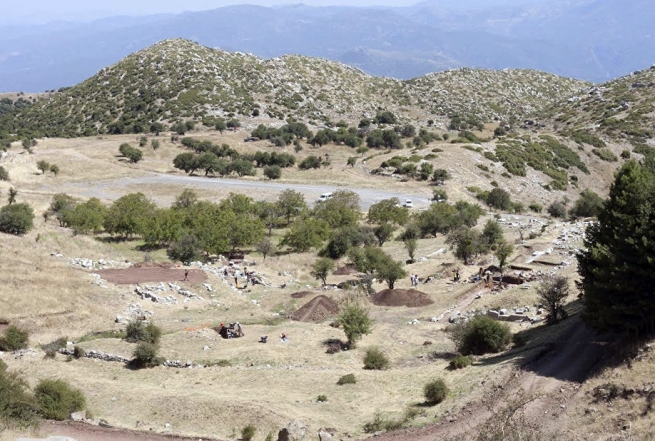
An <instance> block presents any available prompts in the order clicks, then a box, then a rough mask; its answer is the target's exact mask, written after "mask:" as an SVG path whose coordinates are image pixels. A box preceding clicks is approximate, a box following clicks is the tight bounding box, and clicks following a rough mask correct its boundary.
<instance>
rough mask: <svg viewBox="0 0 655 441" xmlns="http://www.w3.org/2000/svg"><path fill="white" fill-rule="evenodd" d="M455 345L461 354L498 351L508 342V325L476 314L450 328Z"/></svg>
mask: <svg viewBox="0 0 655 441" xmlns="http://www.w3.org/2000/svg"><path fill="white" fill-rule="evenodd" d="M450 331H451V336H452V338H453V340H454V341H455V345H456V346H457V349H458V350H459V352H460V353H462V354H463V355H469V354H474V355H483V354H486V353H489V352H492V353H493V352H500V351H501V350H503V349H504V348H505V347H506V346H507V345H508V344H509V342H510V338H511V333H510V331H509V327H508V326H507V325H506V324H504V323H500V322H497V321H495V320H493V319H491V318H489V317H485V316H477V317H475V318H474V319H473V320H470V321H468V322H467V323H462V324H458V325H455V326H453V327H452V328H451V330H450Z"/></svg>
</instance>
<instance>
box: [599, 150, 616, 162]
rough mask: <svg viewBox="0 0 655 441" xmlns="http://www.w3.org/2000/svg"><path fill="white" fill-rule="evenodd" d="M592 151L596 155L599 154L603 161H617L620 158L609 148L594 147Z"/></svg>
mask: <svg viewBox="0 0 655 441" xmlns="http://www.w3.org/2000/svg"><path fill="white" fill-rule="evenodd" d="M592 151H593V153H594V155H596V156H598V157H599V158H600V159H602V160H603V161H607V162H616V161H618V160H619V158H617V157H616V155H615V154H614V153H612V151H611V150H609V149H593V150H592Z"/></svg>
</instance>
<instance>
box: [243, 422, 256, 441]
mask: <svg viewBox="0 0 655 441" xmlns="http://www.w3.org/2000/svg"><path fill="white" fill-rule="evenodd" d="M255 432H257V428H256V427H255V426H253V425H252V424H248V425H247V426H246V427H244V428H243V429H242V430H241V439H242V440H243V441H250V440H251V439H253V437H254V436H255Z"/></svg>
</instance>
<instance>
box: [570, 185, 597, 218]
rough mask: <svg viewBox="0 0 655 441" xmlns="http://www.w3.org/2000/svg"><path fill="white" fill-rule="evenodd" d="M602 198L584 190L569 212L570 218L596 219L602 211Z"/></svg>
mask: <svg viewBox="0 0 655 441" xmlns="http://www.w3.org/2000/svg"><path fill="white" fill-rule="evenodd" d="M603 202H604V201H603V198H601V197H600V196H598V194H596V193H594V192H593V191H591V190H588V189H587V190H584V191H583V192H582V193H580V198H578V200H577V201H575V205H574V206H573V208H572V209H571V211H570V212H569V214H570V215H571V217H572V218H574V219H575V218H579V217H596V216H598V214H599V213H600V212H601V210H602V209H603Z"/></svg>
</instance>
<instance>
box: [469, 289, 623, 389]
mask: <svg viewBox="0 0 655 441" xmlns="http://www.w3.org/2000/svg"><path fill="white" fill-rule="evenodd" d="M567 310H569V311H570V312H573V313H575V315H573V314H571V315H570V316H569V318H567V319H564V320H561V321H560V322H559V323H557V324H554V325H550V326H549V325H546V324H545V323H544V324H542V325H540V326H537V327H533V328H530V329H525V330H522V331H520V332H517V333H516V334H515V335H514V341H515V342H519V343H523V344H522V345H521V346H518V347H517V346H515V347H514V348H512V349H510V350H509V351H506V352H504V353H501V354H498V355H495V356H491V357H487V358H483V359H481V360H479V361H478V362H475V363H474V365H483V366H487V365H492V364H498V363H506V362H511V363H513V364H515V365H516V366H518V367H520V368H521V369H523V370H525V371H529V372H534V373H535V374H537V375H540V376H543V377H550V378H555V379H558V380H561V381H572V382H582V381H584V380H586V379H587V378H589V377H590V376H591V375H592V374H594V373H595V372H596V370H597V368H598V366H599V362H601V361H603V360H605V359H606V355H607V353H608V349H609V348H610V346H611V345H610V342H612V341H614V340H616V335H615V334H609V333H605V334H601V333H598V332H596V331H594V330H592V329H590V328H589V327H587V325H586V324H585V323H584V322H583V321H582V319H581V318H580V315H579V314H578V312H579V311H580V310H581V305H580V302H579V301H577V300H576V301H575V302H572V303H571V304H569V305H567Z"/></svg>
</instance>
